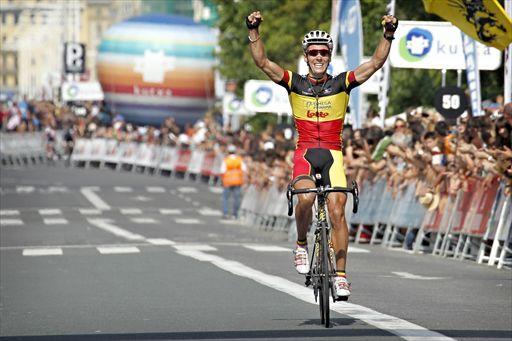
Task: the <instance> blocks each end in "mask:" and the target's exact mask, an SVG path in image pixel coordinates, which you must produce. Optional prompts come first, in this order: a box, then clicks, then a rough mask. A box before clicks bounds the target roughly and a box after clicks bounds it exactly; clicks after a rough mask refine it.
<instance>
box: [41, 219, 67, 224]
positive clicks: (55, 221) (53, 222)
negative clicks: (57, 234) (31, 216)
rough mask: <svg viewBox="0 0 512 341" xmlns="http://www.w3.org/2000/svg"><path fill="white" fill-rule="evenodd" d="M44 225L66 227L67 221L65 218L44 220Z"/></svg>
mask: <svg viewBox="0 0 512 341" xmlns="http://www.w3.org/2000/svg"><path fill="white" fill-rule="evenodd" d="M43 222H44V224H45V225H66V224H67V223H68V220H67V219H65V218H44V219H43Z"/></svg>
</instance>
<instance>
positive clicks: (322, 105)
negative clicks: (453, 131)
mask: <svg viewBox="0 0 512 341" xmlns="http://www.w3.org/2000/svg"><path fill="white" fill-rule="evenodd" d="M278 84H279V85H281V86H283V87H284V88H285V89H286V90H287V91H288V96H289V99H290V104H291V107H292V111H293V117H294V118H295V127H296V129H297V132H298V140H297V149H307V148H326V149H335V150H341V145H342V131H343V122H344V119H345V112H346V110H347V106H348V101H349V95H350V90H352V89H353V88H355V87H356V86H358V85H359V83H358V82H357V81H356V78H355V76H354V72H353V71H348V72H343V73H341V74H339V75H337V76H336V77H332V76H331V75H326V77H324V79H323V80H321V81H315V80H311V79H310V78H309V77H307V76H301V75H298V74H296V73H294V72H292V71H289V70H285V72H284V76H283V79H282V80H281V81H280V82H279V83H278Z"/></svg>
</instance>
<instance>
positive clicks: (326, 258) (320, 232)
mask: <svg viewBox="0 0 512 341" xmlns="http://www.w3.org/2000/svg"><path fill="white" fill-rule="evenodd" d="M315 185H316V187H315V188H305V189H293V188H292V186H291V184H290V185H288V190H287V192H286V197H287V198H288V216H291V215H292V214H293V196H294V195H297V194H304V193H315V194H316V203H317V210H316V228H315V243H314V246H313V252H311V261H310V263H309V264H311V268H310V270H309V272H308V273H307V274H306V282H305V285H306V286H307V287H309V286H310V285H311V286H312V287H313V293H314V295H315V301H316V302H319V307H320V321H321V323H322V324H323V325H325V327H326V328H329V326H330V317H329V295H331V296H332V298H333V302H335V301H339V300H341V301H346V300H347V299H348V297H338V296H337V295H336V292H335V290H334V285H333V282H334V277H335V276H336V257H335V253H334V249H333V247H332V243H331V236H330V231H331V230H330V227H329V223H328V222H327V208H326V204H325V203H326V200H327V195H328V194H329V193H332V192H343V193H351V194H352V197H353V201H352V203H353V206H352V212H354V213H356V212H357V207H358V205H359V188H358V187H357V183H356V182H355V181H352V187H351V188H347V187H330V186H324V185H323V184H322V177H321V174H316V175H315Z"/></svg>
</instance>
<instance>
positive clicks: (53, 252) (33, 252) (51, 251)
mask: <svg viewBox="0 0 512 341" xmlns="http://www.w3.org/2000/svg"><path fill="white" fill-rule="evenodd" d="M61 255H62V249H61V248H44V249H24V250H23V256H61Z"/></svg>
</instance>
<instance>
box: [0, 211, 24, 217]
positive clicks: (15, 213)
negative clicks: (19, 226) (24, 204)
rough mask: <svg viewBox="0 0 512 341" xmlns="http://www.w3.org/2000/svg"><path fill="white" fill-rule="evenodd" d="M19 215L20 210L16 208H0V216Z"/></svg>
mask: <svg viewBox="0 0 512 341" xmlns="http://www.w3.org/2000/svg"><path fill="white" fill-rule="evenodd" d="M13 215H20V211H18V210H0V216H2V217H3V216H13Z"/></svg>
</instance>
